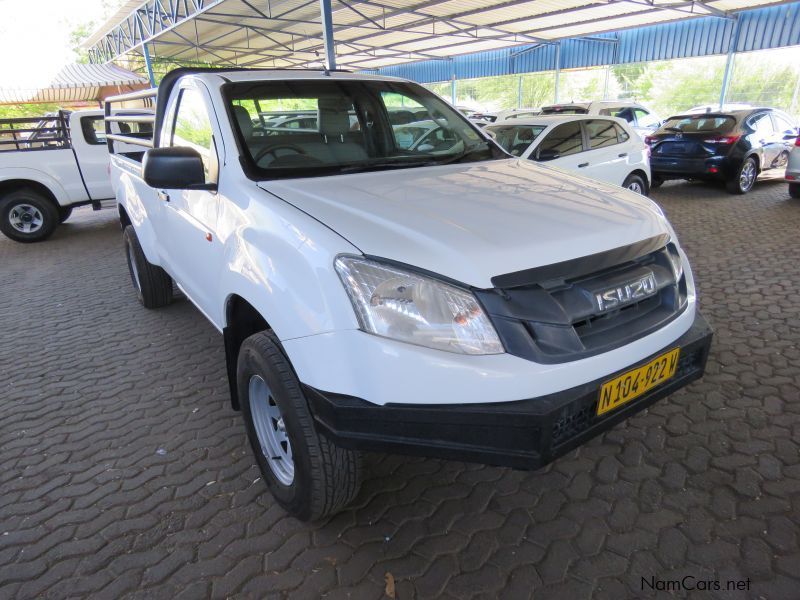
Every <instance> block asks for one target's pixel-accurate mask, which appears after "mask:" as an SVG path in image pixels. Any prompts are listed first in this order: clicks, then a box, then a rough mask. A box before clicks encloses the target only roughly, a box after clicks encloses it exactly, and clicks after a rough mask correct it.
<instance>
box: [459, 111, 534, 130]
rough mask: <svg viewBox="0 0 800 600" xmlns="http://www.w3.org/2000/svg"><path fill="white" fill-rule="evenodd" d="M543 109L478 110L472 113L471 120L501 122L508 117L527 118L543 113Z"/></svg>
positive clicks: (482, 123)
mask: <svg viewBox="0 0 800 600" xmlns="http://www.w3.org/2000/svg"><path fill="white" fill-rule="evenodd" d="M541 112H542V111H541V109H538V108H508V109H505V110H500V111H497V112H477V113H474V114H472V115H470V117H469V118H470V120H471V121H475V122H476V123H479V124H481V126H484V125H486V124H487V123H499V122H500V121H505V120H507V119H526V118H530V117H535V116H537V115H539V114H541Z"/></svg>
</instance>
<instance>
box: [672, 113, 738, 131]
mask: <svg viewBox="0 0 800 600" xmlns="http://www.w3.org/2000/svg"><path fill="white" fill-rule="evenodd" d="M735 124H736V120H735V119H734V118H733V117H727V116H725V115H689V116H685V117H670V118H669V119H667V120H666V122H665V123H664V125H663V127H662V128H661V129H665V130H667V131H680V132H681V133H727V132H728V131H730V130H731V129H733V126H734V125H735Z"/></svg>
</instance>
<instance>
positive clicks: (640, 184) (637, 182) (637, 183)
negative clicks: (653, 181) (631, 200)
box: [622, 173, 650, 196]
mask: <svg viewBox="0 0 800 600" xmlns="http://www.w3.org/2000/svg"><path fill="white" fill-rule="evenodd" d="M622 187H624V188H625V189H626V190H630V191H632V192H634V193H636V194H641V195H642V196H647V193H648V192H649V191H650V190H648V189H647V181H645V179H644V177H642V176H641V175H637V174H636V173H631V174H630V175H628V176H627V177H626V178H625V181H623V182H622Z"/></svg>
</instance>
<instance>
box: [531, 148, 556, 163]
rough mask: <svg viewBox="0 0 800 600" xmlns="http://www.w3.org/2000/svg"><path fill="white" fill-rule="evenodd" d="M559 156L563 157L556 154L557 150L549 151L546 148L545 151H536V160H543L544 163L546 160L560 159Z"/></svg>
mask: <svg viewBox="0 0 800 600" xmlns="http://www.w3.org/2000/svg"><path fill="white" fill-rule="evenodd" d="M559 156H561V155H560V154H559V153H558V152H556V151H555V150H549V149H546V148H545V149H543V150H537V151H536V160H542V161H544V160H554V159H556V158H558V157H559Z"/></svg>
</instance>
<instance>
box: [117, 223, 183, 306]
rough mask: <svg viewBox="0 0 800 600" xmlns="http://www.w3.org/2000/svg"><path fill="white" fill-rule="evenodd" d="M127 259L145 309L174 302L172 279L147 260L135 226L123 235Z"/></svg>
mask: <svg viewBox="0 0 800 600" xmlns="http://www.w3.org/2000/svg"><path fill="white" fill-rule="evenodd" d="M122 239H123V242H124V244H125V257H126V258H127V259H128V271H129V272H130V275H131V283H132V284H133V289H134V290H136V297H137V298H138V299H139V302H141V304H142V306H144V307H145V308H160V307H162V306H166V305H167V304H169V303H170V302H172V278H171V277H170V276H169V275H167V273H166V271H164V269H162V268H161V267H159V266H156V265H154V264H152V263H151V262H149V261H148V260H147V257H146V256H145V255H144V251H143V250H142V246H141V245H140V244H139V238H138V237H136V230H135V229H134V228H133V225H128V226H127V227H125V231H124V232H123V233H122Z"/></svg>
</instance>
